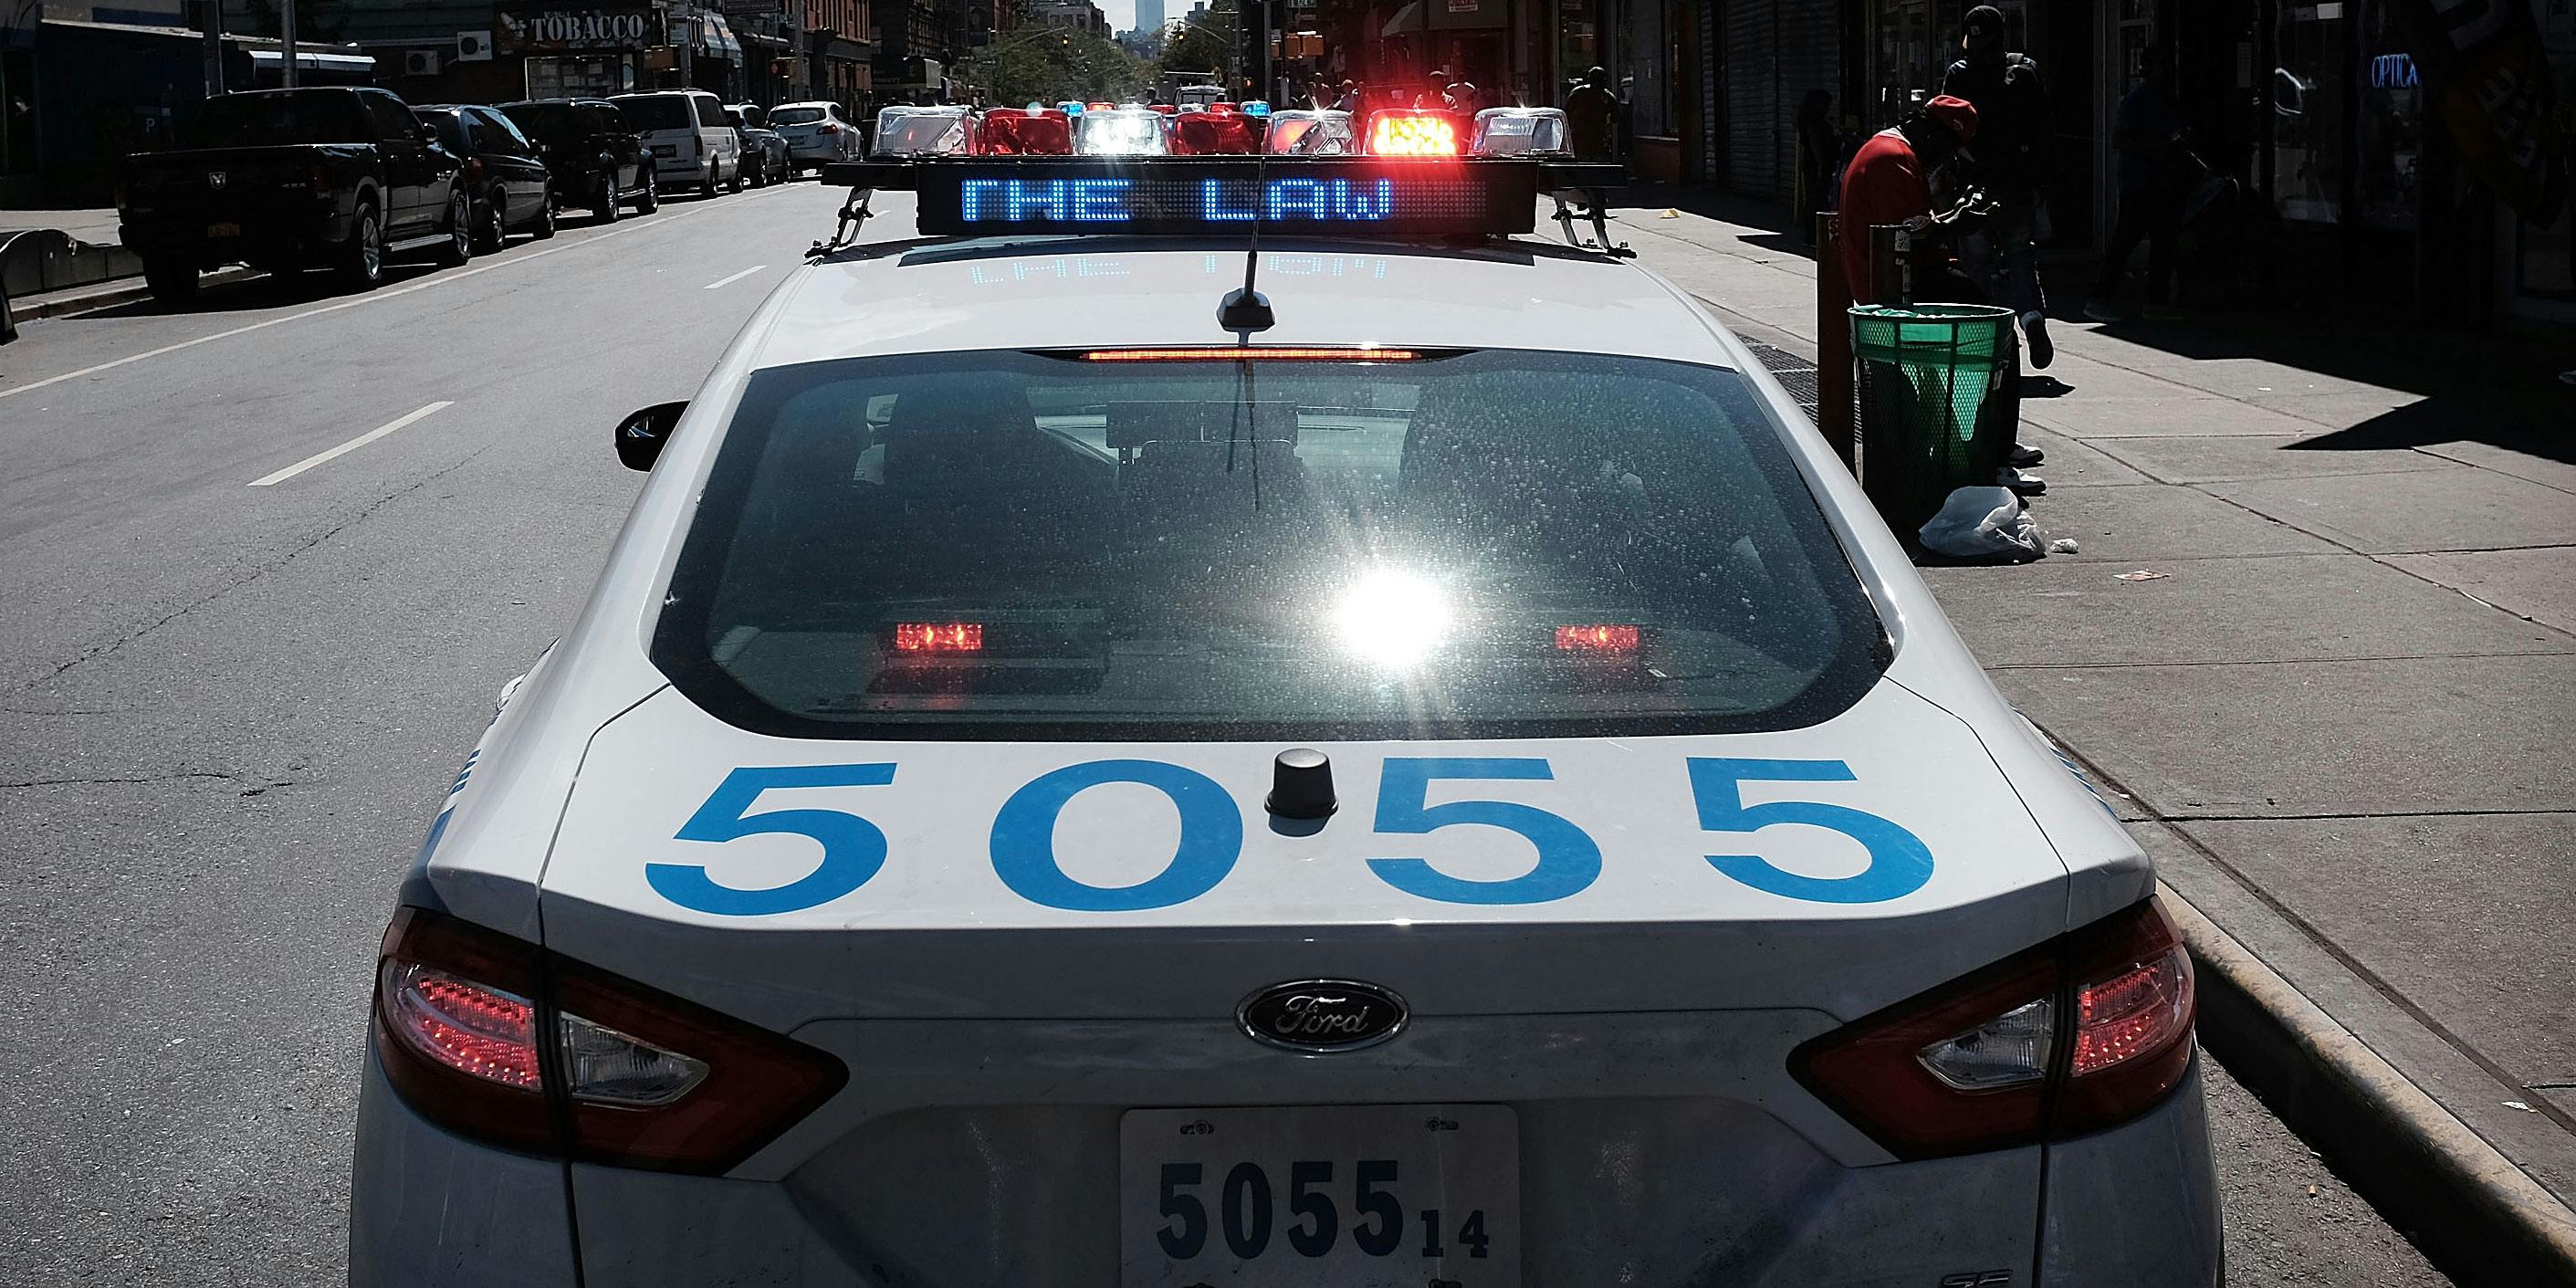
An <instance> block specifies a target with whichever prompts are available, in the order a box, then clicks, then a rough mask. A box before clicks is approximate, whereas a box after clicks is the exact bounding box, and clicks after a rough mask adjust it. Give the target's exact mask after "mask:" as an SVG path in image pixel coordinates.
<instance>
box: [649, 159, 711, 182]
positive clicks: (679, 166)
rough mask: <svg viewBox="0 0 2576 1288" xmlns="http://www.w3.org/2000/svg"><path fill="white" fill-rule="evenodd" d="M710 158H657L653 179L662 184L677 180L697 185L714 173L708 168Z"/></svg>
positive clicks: (654, 162)
mask: <svg viewBox="0 0 2576 1288" xmlns="http://www.w3.org/2000/svg"><path fill="white" fill-rule="evenodd" d="M710 160H712V158H708V157H655V158H653V177H654V179H655V180H657V181H659V182H662V183H670V182H673V181H675V180H679V181H686V182H689V183H697V182H700V181H702V180H704V179H706V178H707V177H708V176H710V175H712V174H713V173H714V171H713V170H711V169H709V168H708V163H709V161H710Z"/></svg>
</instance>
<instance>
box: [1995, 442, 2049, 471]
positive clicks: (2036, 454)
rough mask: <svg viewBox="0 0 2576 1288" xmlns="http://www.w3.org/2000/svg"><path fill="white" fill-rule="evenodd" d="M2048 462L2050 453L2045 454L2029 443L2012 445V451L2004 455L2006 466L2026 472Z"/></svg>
mask: <svg viewBox="0 0 2576 1288" xmlns="http://www.w3.org/2000/svg"><path fill="white" fill-rule="evenodd" d="M2047 460H2048V453H2046V452H2043V451H2041V450H2039V449H2038V448H2036V447H2033V446H2031V445H2030V444H2028V443H2015V444H2013V445H2012V450H2010V451H2008V452H2005V453H2004V464H2006V465H2010V466H2013V467H2015V468H2018V469H2025V470H2026V469H2029V468H2030V467H2031V466H2034V465H2039V464H2042V463H2044V462H2046V461H2047Z"/></svg>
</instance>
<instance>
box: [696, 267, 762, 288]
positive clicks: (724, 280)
mask: <svg viewBox="0 0 2576 1288" xmlns="http://www.w3.org/2000/svg"><path fill="white" fill-rule="evenodd" d="M767 267H769V265H767V264H754V265H752V266H751V267H749V268H746V269H744V270H742V271H741V272H739V273H736V274H734V275H733V276H731V277H719V278H717V279H716V280H714V281H712V282H709V283H707V284H706V285H704V286H701V287H699V288H698V289H699V290H701V291H712V290H714V289H716V288H717V287H719V286H731V285H733V284H734V283H736V282H739V281H741V280H742V279H744V278H746V277H749V276H751V275H752V274H754V273H757V272H759V271H760V270H762V269H764V268H767Z"/></svg>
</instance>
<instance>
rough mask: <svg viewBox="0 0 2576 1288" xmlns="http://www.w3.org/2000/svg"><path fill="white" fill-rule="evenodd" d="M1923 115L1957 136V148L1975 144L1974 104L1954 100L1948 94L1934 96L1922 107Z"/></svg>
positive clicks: (1975, 122) (1962, 99) (1959, 99)
mask: <svg viewBox="0 0 2576 1288" xmlns="http://www.w3.org/2000/svg"><path fill="white" fill-rule="evenodd" d="M1923 114H1924V115H1925V116H1929V117H1931V118H1932V119H1933V120H1936V121H1939V122H1940V123H1942V124H1943V125H1946V126H1949V127H1950V132H1951V133H1952V134H1956V135H1958V136H1959V146H1961V147H1966V146H1968V145H1969V144H1971V143H1974V142H1976V140H1977V105H1976V104H1974V103H1971V102H1969V101H1968V100H1966V99H1964V98H1956V97H1953V96H1951V95H1948V94H1939V95H1935V96H1934V97H1933V99H1932V101H1931V102H1929V103H1925V104H1924V105H1923Z"/></svg>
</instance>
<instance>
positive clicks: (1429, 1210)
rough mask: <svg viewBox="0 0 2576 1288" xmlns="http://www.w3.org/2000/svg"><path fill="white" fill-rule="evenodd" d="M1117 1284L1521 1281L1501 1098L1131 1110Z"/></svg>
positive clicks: (1513, 1133) (1516, 1155)
mask: <svg viewBox="0 0 2576 1288" xmlns="http://www.w3.org/2000/svg"><path fill="white" fill-rule="evenodd" d="M1118 1173H1119V1184H1118V1193H1119V1235H1118V1245H1119V1254H1120V1261H1121V1264H1122V1265H1123V1267H1124V1271H1123V1274H1122V1277H1121V1278H1122V1282H1123V1283H1124V1284H1125V1285H1126V1288H1187V1286H1188V1285H1193V1284H1206V1285H1217V1286H1220V1288H1423V1286H1424V1285H1426V1284H1429V1283H1433V1282H1435V1281H1436V1282H1441V1283H1446V1284H1454V1285H1457V1286H1458V1288H1518V1286H1519V1284H1520V1281H1521V1222H1520V1216H1521V1205H1520V1193H1521V1191H1520V1136H1519V1129H1518V1126H1517V1120H1516V1118H1515V1116H1514V1115H1513V1113H1512V1111H1511V1110H1509V1109H1507V1108H1504V1107H1502V1106H1500V1105H1365V1106H1345V1107H1333V1108H1311V1109H1138V1110H1133V1111H1131V1112H1129V1113H1128V1114H1127V1115H1126V1116H1125V1117H1123V1118H1121V1119H1120V1120H1119V1123H1118Z"/></svg>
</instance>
